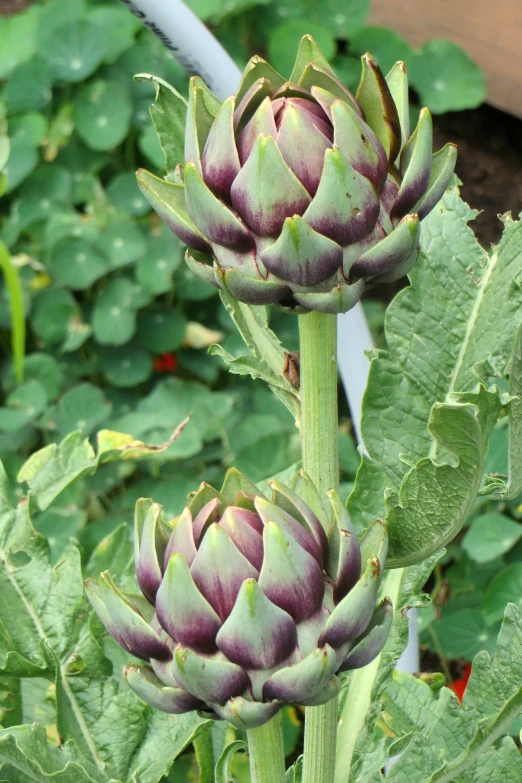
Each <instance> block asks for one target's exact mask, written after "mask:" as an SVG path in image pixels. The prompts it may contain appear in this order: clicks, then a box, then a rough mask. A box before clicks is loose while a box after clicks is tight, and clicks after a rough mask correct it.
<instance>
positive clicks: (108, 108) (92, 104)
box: [75, 79, 132, 150]
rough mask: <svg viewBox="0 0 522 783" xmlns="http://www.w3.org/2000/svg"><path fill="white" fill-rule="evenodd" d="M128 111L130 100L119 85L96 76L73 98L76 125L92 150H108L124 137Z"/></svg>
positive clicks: (127, 124) (129, 114)
mask: <svg viewBox="0 0 522 783" xmlns="http://www.w3.org/2000/svg"><path fill="white" fill-rule="evenodd" d="M131 114H132V103H131V100H130V98H129V96H128V94H127V93H126V92H125V90H124V89H122V86H121V85H120V84H118V83H117V82H109V81H104V80H103V79H98V80H97V81H95V82H91V83H90V84H88V85H87V86H86V87H85V88H84V89H83V90H82V92H81V94H80V97H79V98H78V100H77V101H76V108H75V119H76V128H77V130H78V133H79V135H80V136H81V138H82V139H83V140H84V142H85V143H86V144H87V146H88V147H91V149H93V150H110V149H112V148H113V147H116V146H117V145H118V144H121V142H122V141H123V140H124V138H125V137H126V135H127V131H128V130H129V122H130V117H131Z"/></svg>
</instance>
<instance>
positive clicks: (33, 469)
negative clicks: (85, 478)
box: [18, 432, 96, 511]
mask: <svg viewBox="0 0 522 783" xmlns="http://www.w3.org/2000/svg"><path fill="white" fill-rule="evenodd" d="M95 465H96V462H95V454H94V450H93V448H92V446H91V445H90V443H89V441H88V440H84V439H83V438H82V436H81V433H80V432H71V433H70V435H68V436H67V437H66V438H65V440H63V441H62V442H61V443H60V444H56V443H51V444H50V445H49V446H45V447H44V448H43V449H40V450H39V451H36V452H35V453H34V454H33V455H32V456H31V457H29V459H28V460H27V462H26V463H25V464H24V465H23V466H22V468H21V469H20V472H19V473H18V481H20V482H22V481H24V482H27V484H28V485H29V487H30V490H31V494H32V497H33V498H34V500H35V502H36V504H37V506H38V508H40V509H41V510H42V511H43V510H44V509H46V508H47V507H48V506H49V505H50V504H51V503H52V501H53V500H54V499H55V497H57V496H58V495H59V494H60V492H62V491H63V490H64V489H65V488H66V487H67V486H69V484H71V483H72V482H73V481H74V480H75V479H77V478H78V476H81V475H83V474H85V473H89V472H92V471H93V469H94V468H95Z"/></svg>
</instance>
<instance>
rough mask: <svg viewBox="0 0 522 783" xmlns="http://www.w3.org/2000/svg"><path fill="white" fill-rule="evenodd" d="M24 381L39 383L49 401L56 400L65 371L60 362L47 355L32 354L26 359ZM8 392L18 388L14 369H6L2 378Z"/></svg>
mask: <svg viewBox="0 0 522 783" xmlns="http://www.w3.org/2000/svg"><path fill="white" fill-rule="evenodd" d="M24 379H25V380H26V381H38V383H41V384H42V386H43V387H44V389H45V393H46V394H47V399H48V400H54V399H56V397H58V395H59V394H60V391H61V389H62V386H63V381H64V376H63V370H62V368H61V366H60V364H59V363H58V361H57V360H56V359H55V358H54V356H51V355H50V354H47V353H30V354H27V355H26V356H25V357H24ZM2 382H3V386H4V389H5V390H6V391H11V390H12V389H13V388H14V387H15V386H16V382H17V381H16V378H15V373H14V367H13V366H11V367H9V368H6V371H5V373H4V375H3V378H2Z"/></svg>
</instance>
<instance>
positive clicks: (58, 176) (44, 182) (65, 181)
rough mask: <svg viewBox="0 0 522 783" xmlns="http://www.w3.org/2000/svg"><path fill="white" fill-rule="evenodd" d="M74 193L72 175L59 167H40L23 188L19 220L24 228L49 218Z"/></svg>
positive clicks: (19, 203)
mask: <svg viewBox="0 0 522 783" xmlns="http://www.w3.org/2000/svg"><path fill="white" fill-rule="evenodd" d="M71 192H72V177H71V173H70V172H69V171H67V169H66V168H64V167H63V166H59V165H54V166H40V167H39V168H38V169H37V170H36V171H35V172H34V174H33V175H32V177H31V178H30V179H28V180H27V181H26V182H24V184H23V185H22V187H21V190H20V199H19V201H18V219H19V221H20V225H21V226H22V227H25V226H28V225H30V224H31V223H35V222H36V221H38V220H42V219H43V218H47V217H49V215H51V214H52V213H53V210H55V209H56V208H57V206H58V205H59V204H60V202H62V203H64V204H65V203H66V202H67V201H68V200H69V199H70V197H71Z"/></svg>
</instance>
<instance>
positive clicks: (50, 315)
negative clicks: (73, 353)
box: [31, 289, 79, 345]
mask: <svg viewBox="0 0 522 783" xmlns="http://www.w3.org/2000/svg"><path fill="white" fill-rule="evenodd" d="M78 316H79V307H78V304H77V302H76V300H75V299H74V297H73V296H72V295H71V294H70V293H69V292H68V291H64V290H62V289H54V290H50V291H44V292H43V293H42V294H40V296H39V297H38V299H37V300H36V302H35V304H34V309H33V312H32V315H31V326H32V327H33V329H34V331H35V332H36V334H37V336H38V337H39V338H40V339H41V340H43V341H44V343H46V344H47V345H57V344H58V343H60V342H62V340H64V339H65V337H66V336H67V328H68V325H69V322H70V321H72V320H73V319H74V318H77V317H78Z"/></svg>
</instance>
